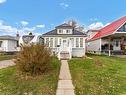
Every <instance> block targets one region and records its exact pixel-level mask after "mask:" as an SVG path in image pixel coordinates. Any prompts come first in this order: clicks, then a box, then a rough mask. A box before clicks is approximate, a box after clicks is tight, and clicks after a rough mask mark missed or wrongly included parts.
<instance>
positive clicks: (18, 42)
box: [0, 41, 19, 47]
mask: <svg viewBox="0 0 126 95" xmlns="http://www.w3.org/2000/svg"><path fill="white" fill-rule="evenodd" d="M0 47H1V46H0ZM17 47H19V41H17Z"/></svg>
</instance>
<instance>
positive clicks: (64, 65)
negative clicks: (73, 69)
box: [56, 60, 75, 95]
mask: <svg viewBox="0 0 126 95" xmlns="http://www.w3.org/2000/svg"><path fill="white" fill-rule="evenodd" d="M56 95H75V94H74V86H73V84H72V78H71V75H70V70H69V66H68V62H67V60H61V68H60V75H59V81H58V88H57V91H56Z"/></svg>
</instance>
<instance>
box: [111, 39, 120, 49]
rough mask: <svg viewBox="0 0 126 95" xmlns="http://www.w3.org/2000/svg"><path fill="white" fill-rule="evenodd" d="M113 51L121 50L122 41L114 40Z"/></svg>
mask: <svg viewBox="0 0 126 95" xmlns="http://www.w3.org/2000/svg"><path fill="white" fill-rule="evenodd" d="M113 50H121V43H120V40H114V45H113Z"/></svg>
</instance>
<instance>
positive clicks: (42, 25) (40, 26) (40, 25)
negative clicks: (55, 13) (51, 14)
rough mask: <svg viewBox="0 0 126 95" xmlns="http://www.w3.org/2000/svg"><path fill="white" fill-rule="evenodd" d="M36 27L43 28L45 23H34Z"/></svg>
mask: <svg viewBox="0 0 126 95" xmlns="http://www.w3.org/2000/svg"><path fill="white" fill-rule="evenodd" d="M36 27H37V28H45V25H44V24H39V25H36Z"/></svg>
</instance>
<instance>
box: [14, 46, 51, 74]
mask: <svg viewBox="0 0 126 95" xmlns="http://www.w3.org/2000/svg"><path fill="white" fill-rule="evenodd" d="M15 63H16V66H17V70H18V72H19V73H20V74H26V75H31V76H35V75H40V74H42V73H44V72H45V71H46V70H48V69H49V68H50V63H51V52H50V50H49V49H48V48H46V47H45V46H44V45H41V44H31V45H27V46H26V45H25V46H23V45H22V46H21V51H20V52H19V54H18V55H17V59H16V61H15Z"/></svg>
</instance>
